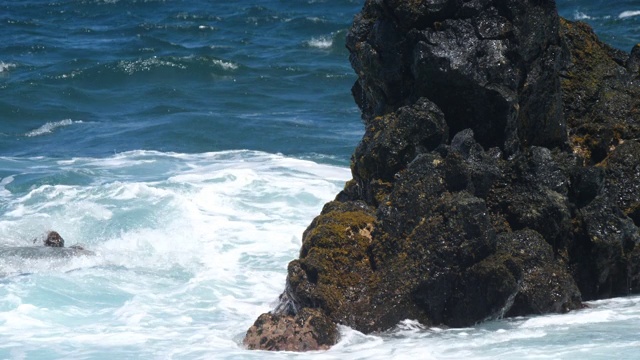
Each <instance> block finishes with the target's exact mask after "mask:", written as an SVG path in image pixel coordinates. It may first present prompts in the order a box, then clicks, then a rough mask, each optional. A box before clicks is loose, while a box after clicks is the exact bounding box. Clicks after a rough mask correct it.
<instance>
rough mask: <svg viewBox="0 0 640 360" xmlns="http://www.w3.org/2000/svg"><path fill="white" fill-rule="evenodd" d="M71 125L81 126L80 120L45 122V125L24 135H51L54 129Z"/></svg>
mask: <svg viewBox="0 0 640 360" xmlns="http://www.w3.org/2000/svg"><path fill="white" fill-rule="evenodd" d="M73 124H82V121H81V120H78V121H73V120H71V119H65V120H60V121H54V122H47V123H46V124H44V125H42V126H40V127H39V128H37V129H34V130H31V131H29V132H28V133H26V134H24V135H25V136H26V137H34V136H41V135H46V134H50V133H52V132H53V131H54V130H55V129H57V128H59V127H64V126H69V125H73Z"/></svg>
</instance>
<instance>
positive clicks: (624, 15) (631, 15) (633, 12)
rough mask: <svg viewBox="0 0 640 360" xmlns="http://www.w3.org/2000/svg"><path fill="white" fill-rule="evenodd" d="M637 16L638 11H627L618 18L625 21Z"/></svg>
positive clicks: (639, 11)
mask: <svg viewBox="0 0 640 360" xmlns="http://www.w3.org/2000/svg"><path fill="white" fill-rule="evenodd" d="M638 15H640V10H628V11H623V12H621V13H620V15H618V18H619V19H625V18H628V17H633V16H638Z"/></svg>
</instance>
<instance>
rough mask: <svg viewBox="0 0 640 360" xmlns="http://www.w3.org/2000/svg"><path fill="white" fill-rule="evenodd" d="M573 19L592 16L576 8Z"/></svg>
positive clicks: (587, 18)
mask: <svg viewBox="0 0 640 360" xmlns="http://www.w3.org/2000/svg"><path fill="white" fill-rule="evenodd" d="M573 19H574V20H590V19H592V18H591V16H589V15H587V14H585V13H583V12H582V11H578V10H576V11H574V12H573Z"/></svg>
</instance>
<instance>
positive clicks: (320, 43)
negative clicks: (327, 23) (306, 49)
mask: <svg viewBox="0 0 640 360" xmlns="http://www.w3.org/2000/svg"><path fill="white" fill-rule="evenodd" d="M307 45H309V46H311V47H314V48H317V49H328V48H330V47H331V46H332V45H333V39H332V38H331V36H321V37H317V38H316V37H314V38H312V39H311V40H309V41H307Z"/></svg>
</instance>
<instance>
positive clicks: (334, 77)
mask: <svg viewBox="0 0 640 360" xmlns="http://www.w3.org/2000/svg"><path fill="white" fill-rule="evenodd" d="M361 6H362V0H357V1H356V0H353V1H349V0H304V1H276V0H272V1H268V0H263V1H245V0H238V1H227V2H222V1H193V0H190V1H187V0H183V1H180V0H175V1H171V0H166V1H160V0H137V1H136V0H73V1H71V0H66V1H51V0H49V1H30V0H3V1H0V40H1V41H0V359H244V358H255V359H262V358H277V359H283V358H287V359H288V358H300V359H306V358H317V359H389V358H397V359H403V358H407V359H408V358H411V359H463V358H464V359H496V358H499V359H513V358H536V359H542V358H544V359H604V358H638V356H640V355H639V353H638V349H639V348H640V340H639V339H640V298H638V297H627V298H619V299H612V300H607V301H601V302H594V303H591V308H590V309H587V310H582V311H577V312H574V313H571V314H566V315H549V316H540V317H529V318H516V319H506V320H500V321H493V322H488V323H485V324H481V325H478V326H476V327H472V328H466V329H451V330H446V329H425V328H423V327H422V326H421V325H420V324H417V323H415V322H412V321H410V320H408V321H406V322H404V323H402V324H400V325H399V326H398V328H397V329H396V330H394V331H390V332H388V333H385V334H376V335H363V334H360V333H358V332H355V331H353V330H351V329H347V328H343V329H342V330H341V331H342V340H341V342H340V343H339V344H338V345H336V346H335V347H334V348H332V349H331V350H329V351H328V352H320V353H311V354H290V353H289V354H287V353H262V352H251V351H247V350H245V349H244V348H243V347H242V345H241V343H240V342H241V338H242V336H243V333H244V331H246V329H247V328H248V327H249V326H250V325H251V324H252V322H253V321H254V320H255V318H256V317H257V316H258V315H259V314H260V313H262V312H265V311H267V310H269V309H271V308H272V307H273V305H274V303H275V301H276V300H277V296H278V295H279V293H280V292H281V291H282V289H283V287H284V282H285V277H286V265H287V263H288V261H290V260H291V259H293V258H295V257H297V253H298V250H299V247H300V237H301V234H302V232H303V230H304V228H305V227H306V226H307V225H308V224H309V222H310V221H311V219H312V218H313V217H314V216H315V215H317V214H318V213H319V211H320V209H321V208H322V205H323V204H324V203H325V202H326V201H328V200H330V199H332V198H333V197H334V196H335V194H336V193H337V192H338V191H339V190H340V189H341V188H342V186H343V184H344V181H346V180H347V179H349V178H350V173H349V169H348V164H349V157H350V155H351V153H352V151H353V149H354V148H355V146H356V145H357V143H358V141H359V140H360V138H361V136H362V133H363V127H362V123H361V121H360V115H359V111H358V109H357V107H356V106H355V104H354V102H353V100H352V98H351V95H350V88H351V85H352V84H353V82H354V81H355V74H354V73H353V71H352V69H351V67H350V65H349V62H348V56H349V54H348V52H347V51H346V49H345V47H344V38H345V35H346V32H347V30H348V28H349V26H350V23H351V21H352V19H353V16H354V14H355V13H356V12H357V11H359V9H360V8H361ZM558 8H559V11H560V13H561V15H563V16H565V17H567V18H569V19H572V20H582V21H586V22H588V23H590V24H591V25H592V26H593V27H594V29H595V30H596V32H597V33H598V35H599V36H601V38H602V39H604V40H605V41H607V42H608V43H610V44H611V45H612V46H615V47H617V48H619V49H622V50H624V51H629V50H630V49H631V48H632V46H633V45H634V44H636V43H638V42H640V2H638V1H637V0H635V1H631V0H624V1H606V0H599V1H597V0H564V1H560V0H559V1H558ZM49 229H55V230H57V231H59V232H60V233H61V235H62V236H63V237H64V238H65V240H66V243H67V244H68V245H71V244H74V243H82V244H84V245H85V246H86V247H87V248H90V249H91V250H93V251H95V252H96V256H92V257H78V258H74V259H71V260H69V259H64V258H60V259H57V258H37V257H36V258H28V257H27V258H25V257H21V256H13V255H7V254H8V253H7V252H2V251H1V250H2V249H6V248H7V247H19V246H28V245H30V244H31V242H32V239H34V238H37V237H39V236H41V235H42V234H43V233H44V232H45V231H47V230H49Z"/></svg>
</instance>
